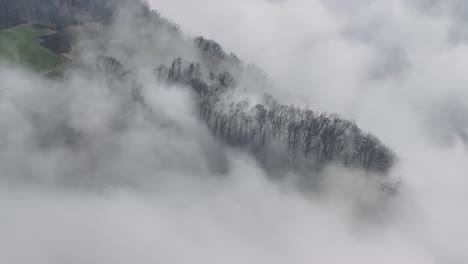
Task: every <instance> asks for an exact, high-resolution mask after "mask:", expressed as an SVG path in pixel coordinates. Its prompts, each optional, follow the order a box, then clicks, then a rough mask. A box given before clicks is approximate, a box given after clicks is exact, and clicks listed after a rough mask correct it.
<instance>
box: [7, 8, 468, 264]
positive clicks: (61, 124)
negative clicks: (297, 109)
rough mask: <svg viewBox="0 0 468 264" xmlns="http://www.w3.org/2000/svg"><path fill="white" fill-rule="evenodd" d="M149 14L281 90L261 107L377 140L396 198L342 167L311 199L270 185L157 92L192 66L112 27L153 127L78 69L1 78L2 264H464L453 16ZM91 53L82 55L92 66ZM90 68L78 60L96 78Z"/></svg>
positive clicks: (465, 168) (462, 132)
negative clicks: (314, 116) (168, 74)
mask: <svg viewBox="0 0 468 264" xmlns="http://www.w3.org/2000/svg"><path fill="white" fill-rule="evenodd" d="M150 4H151V6H152V7H153V8H154V9H157V10H159V11H160V12H161V14H163V15H164V16H166V17H168V18H170V19H172V20H174V21H175V22H177V23H179V24H180V25H181V28H182V30H183V31H184V32H185V33H187V34H188V35H190V36H197V35H203V36H205V37H207V38H213V39H215V40H216V41H218V42H219V43H221V44H222V45H223V47H224V48H225V49H226V50H228V51H233V52H235V53H236V54H237V55H238V56H239V57H240V58H242V59H243V60H245V61H249V62H253V63H255V64H257V65H258V66H260V67H261V68H262V69H263V70H264V71H265V72H266V73H267V74H268V76H269V77H270V78H271V80H272V81H273V83H274V86H273V87H271V88H268V89H269V90H268V91H264V90H260V91H257V92H259V93H262V92H268V93H271V94H272V95H273V96H275V97H276V98H278V100H280V102H281V103H285V104H297V105H300V106H306V105H307V106H309V107H310V108H312V109H318V110H321V111H327V112H336V113H339V114H341V115H343V116H345V117H346V118H350V119H354V120H356V122H357V123H358V124H359V126H360V127H362V128H363V129H365V130H368V131H371V132H372V133H374V134H375V135H377V136H378V137H379V138H381V139H382V140H383V141H384V142H385V143H386V144H387V145H389V146H390V147H391V148H392V149H393V150H394V151H395V152H396V155H397V157H398V163H397V164H396V166H395V167H394V168H393V169H392V171H391V172H390V175H388V176H387V177H388V178H389V179H393V180H398V181H399V182H400V185H399V190H398V192H397V193H396V194H395V195H392V196H387V195H383V194H382V193H381V191H380V189H379V188H378V187H376V186H377V185H378V183H376V182H374V180H373V178H372V177H369V176H368V175H366V174H365V173H362V172H361V171H357V170H351V169H347V168H342V167H337V166H330V167H329V168H327V169H325V170H324V171H323V172H322V176H323V177H324V179H325V180H324V182H323V183H322V184H321V185H320V189H319V190H318V191H317V190H316V191H307V190H303V189H301V188H298V187H297V182H295V180H296V178H295V177H294V175H289V177H286V178H285V179H284V180H281V181H277V180H273V179H272V178H271V177H269V176H268V175H267V172H266V171H264V170H263V168H262V166H261V165H260V164H258V161H257V160H256V159H255V158H253V157H252V156H251V155H249V154H248V153H247V152H244V151H242V150H239V149H235V148H231V147H228V146H226V145H224V144H223V143H222V142H220V141H219V140H218V139H216V138H214V137H213V136H211V135H210V133H209V130H208V128H207V127H206V125H204V123H203V122H201V121H200V120H199V117H198V115H197V114H196V111H195V108H196V106H195V100H194V98H193V95H192V94H191V93H190V92H189V91H187V89H184V87H178V86H175V87H174V86H171V87H168V86H167V85H166V84H164V83H161V82H158V81H157V80H156V79H155V78H152V76H151V71H152V67H154V66H155V65H154V63H156V64H157V63H159V61H165V60H167V57H169V58H170V57H171V56H172V53H173V52H174V50H176V51H177V52H183V55H184V57H196V56H197V55H196V53H195V52H194V51H193V50H191V49H190V48H188V47H186V46H184V45H181V46H173V45H171V46H170V48H167V49H159V50H156V51H153V52H154V53H152V55H154V56H155V57H154V59H153V58H152V57H150V56H148V54H147V53H146V52H145V47H149V46H151V45H149V44H148V45H146V44H147V43H150V44H151V43H159V41H162V40H160V39H158V38H156V39H150V40H148V41H149V42H144V41H141V42H139V41H134V40H133V39H132V36H134V35H132V34H134V32H130V31H131V29H125V27H124V25H126V24H128V23H131V22H129V17H127V16H125V15H122V16H121V18H120V19H119V20H118V21H116V23H115V25H113V27H112V28H113V29H114V31H109V35H110V36H111V37H110V38H111V39H113V40H116V39H117V40H120V41H121V43H125V45H126V46H125V47H123V48H122V47H120V48H115V47H109V49H108V50H107V52H108V53H111V54H118V55H119V58H122V57H123V61H124V62H125V65H130V66H131V67H132V76H134V77H135V78H137V79H138V81H139V82H141V83H142V85H144V87H145V89H144V96H145V100H146V102H145V103H146V104H147V105H148V106H149V107H150V109H151V112H150V113H148V111H147V108H144V107H141V106H139V105H135V104H134V103H133V102H132V99H131V96H130V92H129V91H128V87H127V86H130V84H129V83H130V82H131V81H130V80H127V81H125V82H124V83H123V84H121V83H116V82H115V81H114V80H109V79H107V77H105V76H103V75H94V74H91V73H90V72H88V71H87V70H85V69H72V70H70V71H69V72H68V73H67V74H66V75H65V77H64V80H62V81H54V80H50V79H47V78H44V77H43V76H41V75H38V74H36V73H33V72H31V71H29V70H27V69H24V68H21V67H19V66H15V65H10V64H6V63H2V65H1V66H0V79H1V80H2V84H1V85H0V127H1V137H0V233H1V234H2V236H1V237H0V262H1V263H13V264H20V263H21V264H22V263H44V264H45V263H103V262H104V263H411V264H413V263H467V262H468V253H467V252H466V248H467V245H468V226H467V225H466V223H467V222H468V211H467V210H466V205H465V202H466V201H468V192H467V191H468V180H467V179H466V175H468V163H467V162H466V161H467V158H468V155H467V146H466V143H467V142H466V140H467V135H468V134H467V133H468V123H467V122H466V120H465V119H466V114H467V109H468V103H467V102H468V100H467V99H468V97H467V95H468V94H467V90H466V88H465V86H466V85H467V84H468V77H466V74H464V71H465V69H466V66H467V65H466V61H468V60H467V59H468V58H467V56H468V49H467V46H466V44H465V42H466V39H465V38H466V33H465V32H464V31H465V29H464V28H466V22H465V21H464V16H463V11H462V9H463V8H462V6H460V5H461V4H459V2H457V1H424V0H420V1H403V0H396V1H394V0H392V1H390V0H378V1H366V0H353V1H344V0H333V1H319V0H284V1H261V0H239V1H236V2H233V1H228V0H199V1H191V0H152V1H150ZM123 13H126V12H125V11H123ZM128 13H131V12H130V11H128ZM130 17H131V16H130ZM117 29H119V30H117ZM142 31H143V29H142ZM94 41H95V40H92V39H85V40H83V41H82V42H81V43H79V48H81V49H83V50H86V51H91V52H89V53H93V52H94V51H95V49H96V46H98V44H96V43H95V42H94ZM164 41H165V40H164ZM168 43H169V42H168ZM132 49H134V50H137V51H134V50H132ZM122 50H125V51H128V50H132V52H128V54H132V56H131V57H126V56H127V55H123V53H122ZM89 53H86V54H85V55H83V57H82V58H80V60H82V61H84V63H88V64H93V63H94V62H93V61H92V57H93V55H94V54H89ZM154 60H156V62H155V61H154ZM132 78H133V77H132ZM253 88H254V89H264V88H257V87H253ZM291 174H294V173H293V172H291Z"/></svg>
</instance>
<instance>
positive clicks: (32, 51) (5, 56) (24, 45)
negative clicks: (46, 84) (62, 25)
mask: <svg viewBox="0 0 468 264" xmlns="http://www.w3.org/2000/svg"><path fill="white" fill-rule="evenodd" d="M53 33H54V31H51V30H49V29H44V28H39V27H37V26H35V25H32V24H24V25H20V26H17V27H13V28H9V29H4V30H0V61H1V60H9V61H13V62H17V63H20V64H23V65H25V66H28V67H31V68H32V69H34V70H36V71H40V72H49V71H52V70H54V69H57V68H60V67H62V66H63V65H64V64H65V63H66V62H67V60H66V59H65V58H64V57H62V56H61V55H59V54H57V53H54V52H53V51H51V50H48V49H46V48H44V47H42V46H41V42H42V40H41V39H40V38H39V37H41V36H45V35H50V34H53Z"/></svg>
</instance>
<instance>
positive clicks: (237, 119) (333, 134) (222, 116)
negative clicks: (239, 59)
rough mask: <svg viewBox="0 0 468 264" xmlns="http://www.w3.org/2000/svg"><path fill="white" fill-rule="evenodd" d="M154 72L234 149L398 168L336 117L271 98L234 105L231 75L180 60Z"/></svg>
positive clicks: (379, 146)
mask: <svg viewBox="0 0 468 264" xmlns="http://www.w3.org/2000/svg"><path fill="white" fill-rule="evenodd" d="M215 49H216V50H219V49H218V48H217V47H215ZM217 54H219V52H217ZM154 73H155V75H156V76H157V78H158V79H159V80H160V81H163V82H167V83H169V84H171V83H177V84H184V85H186V86H188V87H191V89H192V90H193V91H194V93H195V94H196V98H197V101H198V107H199V112H200V116H201V118H202V119H203V120H204V121H205V122H206V123H207V125H208V127H209V128H210V129H211V131H212V133H213V134H214V135H215V136H217V137H218V138H220V139H222V140H223V141H225V142H226V143H228V144H230V145H232V146H237V147H241V148H248V149H250V150H251V151H252V152H254V153H257V154H265V153H264V152H265V151H266V150H267V149H268V147H269V146H271V145H272V144H277V143H279V144H281V145H283V146H285V148H286V149H287V150H288V152H289V153H290V155H291V156H292V157H298V156H299V155H300V156H301V157H302V158H306V159H310V160H314V161H317V162H319V163H324V164H327V163H330V162H338V163H341V164H342V165H345V166H349V167H357V168H363V169H366V170H371V171H375V172H379V173H385V172H387V171H388V170H389V169H390V168H391V167H392V165H393V163H394V160H395V157H394V154H393V152H392V151H391V150H390V149H389V148H388V147H386V146H385V145H384V144H383V143H382V142H381V141H380V140H379V139H378V138H376V137H375V136H373V135H372V134H369V133H365V132H363V131H362V130H361V129H360V128H359V127H358V126H357V125H356V124H355V123H354V122H352V121H349V120H346V119H343V118H341V117H340V116H339V115H337V114H327V113H318V112H315V111H312V110H310V109H300V108H298V107H295V106H286V105H282V104H280V103H279V102H278V101H277V100H275V99H274V98H273V97H272V96H269V95H265V96H264V98H263V100H262V102H261V103H260V104H255V105H252V104H251V103H250V102H249V101H248V100H241V101H233V100H230V99H229V98H228V96H227V93H226V92H227V91H229V90H231V89H233V88H234V87H235V86H236V80H235V78H234V77H233V75H231V74H230V73H229V72H227V71H225V72H221V73H217V74H216V73H213V72H209V73H207V74H206V73H204V72H203V70H202V67H201V65H200V64H199V63H186V64H184V63H183V60H182V59H181V58H176V59H174V61H173V62H172V63H171V64H170V65H169V66H164V65H162V66H159V67H157V68H156V69H155V71H154Z"/></svg>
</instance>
